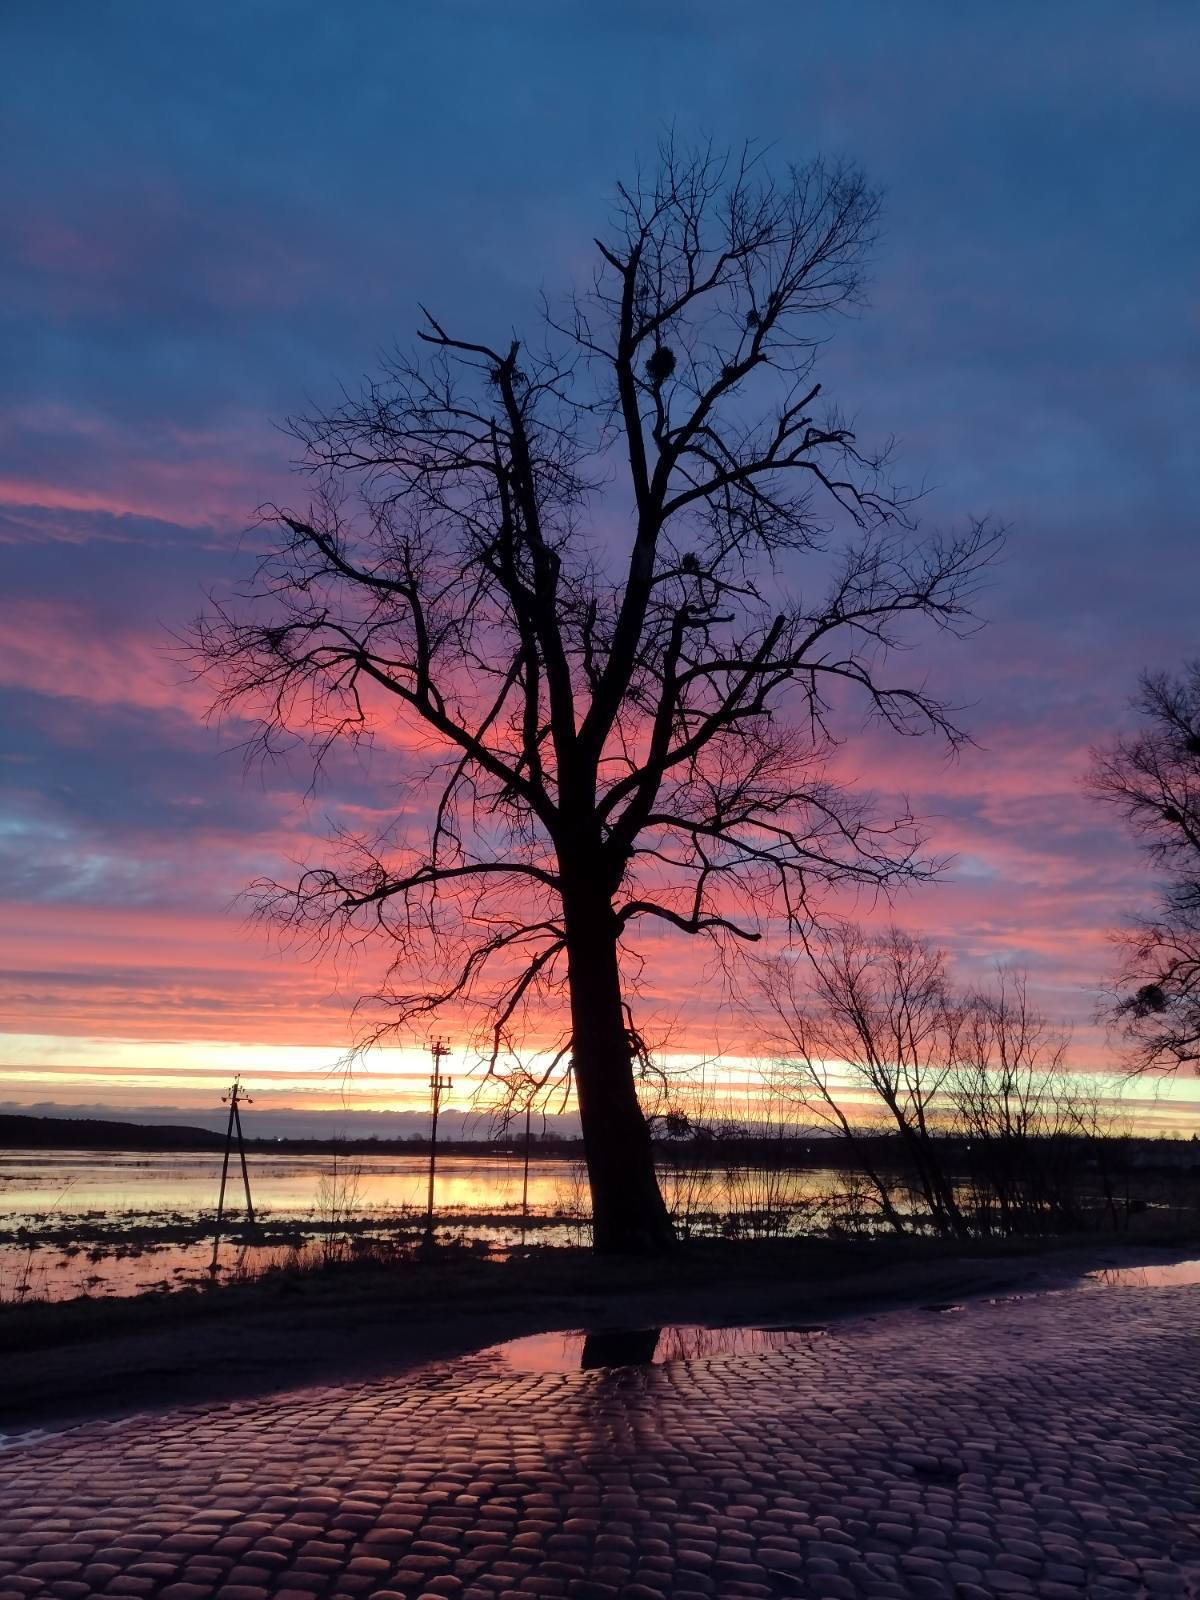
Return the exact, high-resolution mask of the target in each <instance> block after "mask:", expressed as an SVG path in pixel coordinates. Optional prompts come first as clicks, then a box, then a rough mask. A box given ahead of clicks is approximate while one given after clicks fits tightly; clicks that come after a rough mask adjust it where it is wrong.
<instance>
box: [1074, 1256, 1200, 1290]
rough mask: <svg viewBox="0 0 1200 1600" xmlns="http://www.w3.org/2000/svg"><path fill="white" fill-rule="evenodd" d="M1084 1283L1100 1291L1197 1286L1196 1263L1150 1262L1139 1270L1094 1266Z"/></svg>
mask: <svg viewBox="0 0 1200 1600" xmlns="http://www.w3.org/2000/svg"><path fill="white" fill-rule="evenodd" d="M1083 1276H1084V1281H1085V1283H1093V1284H1097V1285H1099V1287H1100V1288H1102V1289H1169V1288H1171V1287H1173V1286H1174V1285H1177V1284H1185V1283H1200V1261H1162V1262H1151V1263H1149V1264H1148V1265H1145V1266H1140V1267H1097V1268H1096V1270H1095V1271H1094V1272H1085V1273H1084V1275H1083Z"/></svg>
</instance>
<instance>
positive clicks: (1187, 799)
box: [1087, 660, 1200, 1072]
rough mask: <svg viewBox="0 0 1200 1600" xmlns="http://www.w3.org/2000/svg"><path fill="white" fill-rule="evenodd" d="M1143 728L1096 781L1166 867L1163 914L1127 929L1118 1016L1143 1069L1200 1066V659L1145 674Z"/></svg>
mask: <svg viewBox="0 0 1200 1600" xmlns="http://www.w3.org/2000/svg"><path fill="white" fill-rule="evenodd" d="M1134 706H1135V708H1136V710H1137V711H1138V712H1139V714H1140V715H1141V718H1142V720H1143V728H1142V731H1141V732H1139V733H1137V734H1134V735H1132V736H1130V737H1128V738H1120V739H1117V740H1115V741H1114V742H1113V743H1112V744H1110V745H1108V746H1106V747H1105V748H1103V749H1100V750H1096V751H1094V752H1093V762H1092V768H1091V771H1090V773H1089V774H1088V779H1087V786H1088V789H1089V790H1090V792H1091V793H1092V794H1093V795H1094V796H1095V797H1096V798H1097V799H1099V800H1102V801H1104V802H1105V803H1106V804H1108V805H1111V806H1114V807H1116V809H1117V810H1118V811H1119V812H1120V814H1121V815H1122V816H1123V817H1124V818H1125V820H1126V822H1127V823H1128V824H1129V827H1130V829H1131V831H1132V832H1133V834H1134V837H1135V838H1136V839H1138V841H1139V842H1140V843H1141V845H1142V848H1143V849H1144V851H1145V853H1146V855H1147V856H1148V857H1149V859H1150V861H1151V863H1152V864H1153V865H1154V866H1155V867H1156V868H1158V869H1159V870H1160V871H1162V872H1163V873H1164V875H1165V876H1166V881H1165V882H1164V883H1163V885H1162V887H1161V889H1160V892H1159V897H1158V906H1157V910H1156V911H1155V912H1154V913H1153V914H1151V915H1149V916H1143V917H1139V918H1137V919H1136V920H1135V921H1134V922H1132V924H1131V925H1130V926H1129V927H1128V928H1127V929H1125V930H1123V931H1122V932H1121V933H1120V934H1119V935H1118V939H1119V942H1120V946H1121V951H1122V956H1121V963H1120V966H1119V969H1118V972H1117V975H1116V980H1115V983H1114V986H1113V989H1112V992H1111V997H1110V1003H1109V1007H1108V1014H1109V1018H1110V1020H1111V1021H1112V1023H1113V1024H1114V1025H1115V1027H1116V1029H1117V1031H1118V1032H1119V1034H1120V1035H1121V1036H1122V1038H1123V1040H1124V1043H1125V1046H1126V1049H1127V1055H1128V1061H1129V1064H1130V1066H1131V1067H1132V1068H1133V1070H1134V1071H1138V1072H1140V1071H1145V1070H1148V1069H1150V1068H1156V1067H1157V1068H1162V1067H1166V1068H1170V1069H1172V1070H1177V1069H1178V1068H1179V1067H1183V1066H1190V1067H1192V1068H1193V1069H1195V1068H1196V1066H1197V1063H1200V660H1196V661H1192V662H1189V663H1188V664H1187V665H1186V666H1185V668H1184V670H1183V672H1182V673H1181V674H1180V675H1179V676H1178V677H1171V676H1169V675H1168V674H1166V673H1163V672H1157V673H1146V674H1144V675H1143V677H1142V679H1141V685H1140V690H1139V693H1138V696H1137V698H1136V700H1135V701H1134Z"/></svg>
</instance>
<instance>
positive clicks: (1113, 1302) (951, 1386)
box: [0, 1288, 1200, 1600]
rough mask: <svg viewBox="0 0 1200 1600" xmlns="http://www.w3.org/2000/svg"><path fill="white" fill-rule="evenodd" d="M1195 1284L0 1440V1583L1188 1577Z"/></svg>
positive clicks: (285, 1592)
mask: <svg viewBox="0 0 1200 1600" xmlns="http://www.w3.org/2000/svg"><path fill="white" fill-rule="evenodd" d="M1198 1324H1200V1288H1169V1289H1150V1290H1086V1291H1077V1292H1070V1293H1064V1294H1059V1295H1051V1296H1046V1297H1042V1298H1036V1299H1028V1300H1021V1301H1014V1302H1007V1303H1005V1302H1001V1303H996V1304H991V1303H981V1304H977V1305H972V1306H969V1307H968V1308H966V1309H965V1310H961V1311H957V1312H952V1313H950V1314H943V1315H937V1314H934V1313H932V1312H928V1313H924V1314H920V1313H907V1314H903V1315H899V1314H898V1315H893V1316H889V1317H884V1318H880V1319H878V1320H877V1321H875V1322H872V1323H863V1324H859V1325H857V1326H847V1327H845V1328H841V1329H836V1330H834V1331H833V1332H831V1333H830V1334H829V1335H828V1336H826V1337H823V1338H816V1339H813V1340H812V1341H811V1343H808V1344H804V1345H801V1346H800V1347H799V1348H796V1349H794V1350H788V1351H781V1352H774V1353H770V1354H764V1355H752V1356H746V1355H728V1356H715V1357H708V1358H703V1359H697V1360H692V1361H687V1362H669V1363H667V1364H666V1365H663V1366H658V1367H652V1368H628V1369H620V1370H609V1371H590V1372H573V1373H521V1372H513V1371H511V1370H509V1369H508V1368H507V1367H506V1366H505V1364H504V1362H503V1361H502V1360H501V1358H499V1357H497V1356H496V1355H489V1354H487V1353H485V1354H482V1355H477V1356H472V1357H468V1358H466V1359H465V1360H462V1361H458V1362H455V1363H452V1364H446V1365H444V1366H438V1367H427V1368H424V1369H422V1370H421V1371H419V1372H415V1373H410V1374H407V1375H405V1376H403V1377H399V1378H395V1377H393V1378H389V1379H387V1380H385V1381H379V1382H374V1383H365V1384H355V1385H352V1386H347V1387H343V1388H320V1389H305V1390H296V1391H292V1392H289V1393H287V1394H284V1395H279V1396H274V1397H272V1398H270V1399H266V1400H261V1401H254V1402H249V1403H246V1402H242V1403H238V1404H234V1405H226V1406H218V1407H205V1408H192V1409H188V1410H182V1411H176V1412H172V1413H166V1414H159V1415H154V1416H141V1417H135V1418H132V1419H126V1420H124V1421H122V1422H118V1423H111V1422H109V1423H89V1424H86V1425H84V1426H82V1427H79V1428H75V1429H71V1430H69V1431H66V1432H63V1433H60V1434H57V1435H54V1436H50V1437H44V1438H42V1439H35V1440H27V1441H24V1442H21V1443H18V1444H17V1445H15V1446H13V1447H11V1448H9V1449H7V1450H5V1451H4V1452H3V1453H0V1596H2V1597H3V1600H10V1597H11V1600H16V1597H17V1596H22V1597H23V1596H26V1595H31V1594H52V1595H61V1596H64V1597H70V1596H80V1597H82V1596H86V1595H93V1594H97V1595H133V1596H138V1595H147V1596H162V1597H163V1600H208V1597H210V1596H221V1597H222V1600H268V1597H275V1600H311V1597H312V1596H315V1595H323V1596H344V1597H347V1600H349V1597H352V1596H353V1597H358V1596H363V1597H367V1596H374V1597H377V1600H384V1597H388V1596H422V1595H423V1596H430V1597H432V1596H439V1597H446V1596H457V1597H461V1600H518V1597H520V1600H528V1597H531V1596H539V1595H547V1596H559V1595H561V1596H568V1597H571V1600H606V1597H618V1596H620V1597H626V1600H660V1597H662V1596H679V1597H688V1596H697V1597H698V1596H705V1597H709V1596H718V1597H720V1596H735V1595H746V1596H756V1595H757V1596H763V1597H764V1600H765V1597H773V1596H786V1595H811V1596H819V1597H828V1600H855V1597H858V1596H864V1597H866V1596H870V1597H879V1600H885V1597H896V1600H900V1597H902V1596H910V1595H911V1596H920V1597H923V1600H935V1597H936V1600H941V1597H948V1596H958V1597H961V1600H976V1597H978V1600H982V1597H984V1596H1019V1595H1037V1596H1042V1597H1044V1600H1073V1597H1077V1596H1084V1595H1086V1596H1087V1597H1089V1600H1105V1597H1110V1596H1111V1597H1116V1596H1122V1597H1124V1596H1170V1595H1200V1515H1198V1513H1200V1349H1198V1348H1197V1339H1196V1333H1197V1327H1198Z"/></svg>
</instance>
